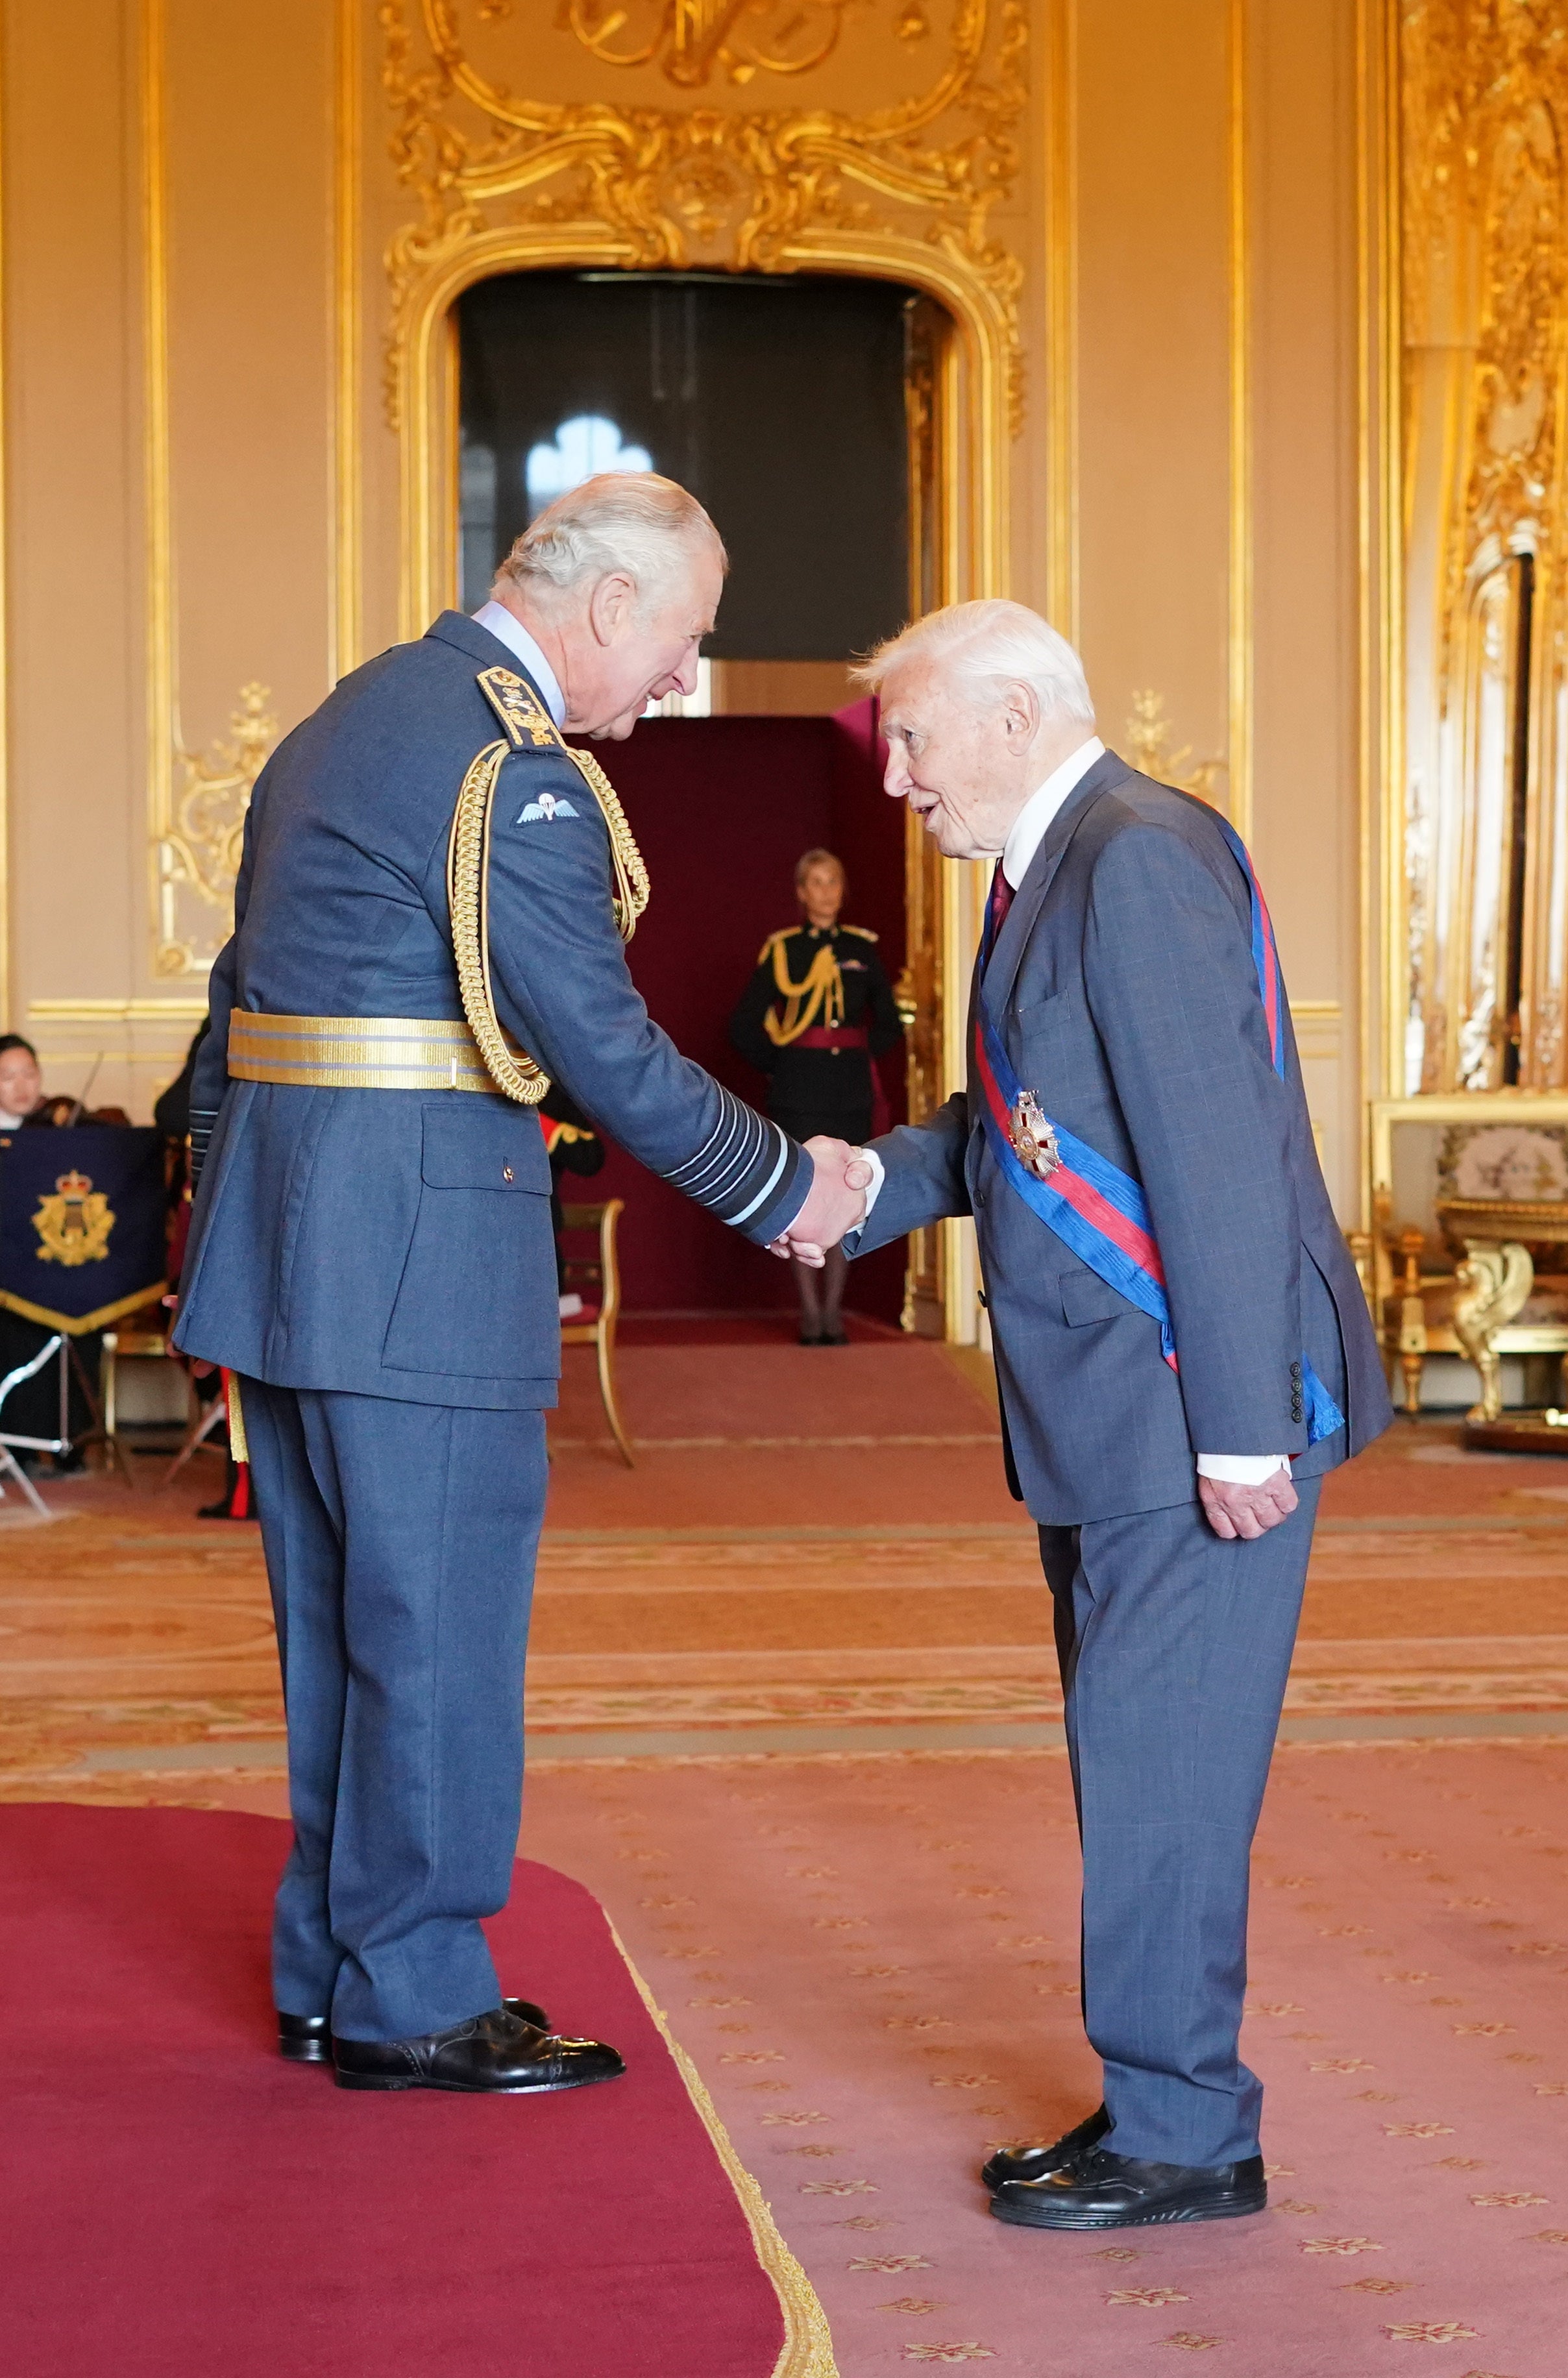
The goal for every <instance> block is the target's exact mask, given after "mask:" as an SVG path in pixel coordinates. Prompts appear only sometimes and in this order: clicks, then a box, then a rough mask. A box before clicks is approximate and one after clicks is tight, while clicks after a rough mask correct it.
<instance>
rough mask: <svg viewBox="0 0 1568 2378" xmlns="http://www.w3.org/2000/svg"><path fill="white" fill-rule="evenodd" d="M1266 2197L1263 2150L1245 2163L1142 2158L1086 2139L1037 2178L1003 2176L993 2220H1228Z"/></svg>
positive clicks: (1089, 2225) (1255, 2208)
mask: <svg viewBox="0 0 1568 2378" xmlns="http://www.w3.org/2000/svg"><path fill="white" fill-rule="evenodd" d="M1268 2201H1269V2192H1268V2183H1267V2181H1266V2180H1264V2178H1263V2157H1262V2156H1248V2158H1247V2160H1246V2161H1245V2162H1244V2163H1222V2164H1207V2165H1193V2164H1181V2163H1143V2162H1141V2161H1140V2160H1139V2158H1138V2157H1137V2156H1119V2155H1112V2154H1111V2153H1110V2151H1109V2149H1108V2148H1107V2147H1089V2148H1086V2149H1085V2150H1084V2151H1083V2153H1082V2154H1081V2155H1078V2156H1074V2157H1073V2159H1072V2161H1071V2163H1069V2164H1064V2165H1063V2166H1062V2168H1061V2169H1060V2170H1059V2171H1052V2172H1047V2173H1046V2175H1045V2177H1044V2178H1043V2179H1040V2180H1005V2181H1004V2182H1003V2183H1002V2185H1001V2187H1000V2188H999V2189H998V2191H997V2192H996V2194H995V2195H994V2196H993V2197H992V2199H991V2211H992V2212H993V2213H994V2214H995V2215H996V2216H997V2219H998V2220H999V2221H1015V2222H1018V2223H1019V2224H1020V2225H1021V2226H1022V2227H1023V2228H1028V2229H1136V2228H1149V2227H1152V2226H1153V2225H1154V2224H1155V2223H1157V2222H1167V2221H1232V2220H1235V2219H1237V2218H1239V2216H1241V2215H1242V2214H1246V2213H1262V2212H1263V2208H1264V2206H1265V2205H1266V2204H1267V2203H1268Z"/></svg>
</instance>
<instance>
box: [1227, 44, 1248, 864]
mask: <svg viewBox="0 0 1568 2378" xmlns="http://www.w3.org/2000/svg"><path fill="white" fill-rule="evenodd" d="M1248 6H1249V0H1230V13H1229V18H1228V22H1227V27H1226V42H1227V68H1228V90H1227V102H1228V104H1227V121H1226V163H1227V199H1228V206H1227V276H1228V283H1229V294H1230V321H1229V326H1228V327H1229V341H1230V474H1229V475H1230V486H1229V502H1228V520H1229V529H1230V550H1229V556H1228V563H1229V570H1228V587H1227V606H1228V617H1227V651H1226V712H1227V719H1226V730H1227V787H1226V795H1225V803H1224V805H1225V807H1226V809H1227V811H1228V812H1229V815H1230V821H1231V823H1232V824H1233V825H1234V826H1235V828H1236V830H1237V832H1238V833H1239V835H1241V837H1242V839H1243V841H1246V842H1250V841H1251V838H1252V627H1253V621H1252V411H1251V407H1252V395H1251V320H1252V305H1251V270H1252V261H1251V189H1250V187H1249V182H1248V176H1249V174H1250V171H1251V138H1250V130H1249V118H1250V115H1251V93H1250V91H1249V89H1248V64H1249V60H1248V41H1247V10H1248Z"/></svg>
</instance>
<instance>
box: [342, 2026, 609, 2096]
mask: <svg viewBox="0 0 1568 2378" xmlns="http://www.w3.org/2000/svg"><path fill="white" fill-rule="evenodd" d="M332 2061H333V2063H334V2064H335V2066H336V2067H337V2079H338V2086H339V2088H340V2089H457V2090H461V2091H464V2092H466V2093H468V2094H470V2095H485V2096H497V2095H499V2096H534V2095H539V2094H542V2093H544V2092H545V2091H546V2090H551V2089H581V2088H585V2087H586V2086H587V2085H588V2084H589V2083H590V2082H592V2081H613V2080H615V2079H616V2077H617V2076H618V2075H619V2074H620V2073H622V2072H625V2071H626V2066H625V2064H624V2062H623V2061H622V2060H621V2058H620V2057H619V2056H617V2055H616V2051H615V2049H614V2048H607V2047H606V2046H605V2045H604V2041H603V2040H598V2039H563V2038H561V2037H560V2036H558V2034H557V2033H555V2032H553V2031H541V2030H540V2028H539V2027H538V2025H537V2024H531V2023H521V2022H520V2021H519V2020H518V2018H517V2016H516V2015H514V2014H513V2013H512V2012H510V2010H509V2008H507V2007H504V2006H499V2007H493V2008H492V2009H491V2011H490V2012H489V2013H488V2014H479V2015H473V2016H472V2017H471V2018H470V2020H469V2021H468V2022H467V2023H455V2024H452V2025H451V2026H450V2028H449V2030H446V2031H432V2032H426V2033H425V2035H424V2036H423V2037H421V2038H419V2039H334V2040H333V2042H332Z"/></svg>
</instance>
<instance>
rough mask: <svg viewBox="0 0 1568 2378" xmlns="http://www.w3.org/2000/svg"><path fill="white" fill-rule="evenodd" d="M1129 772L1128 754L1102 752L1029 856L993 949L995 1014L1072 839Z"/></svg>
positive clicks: (990, 990) (990, 1002)
mask: <svg viewBox="0 0 1568 2378" xmlns="http://www.w3.org/2000/svg"><path fill="white" fill-rule="evenodd" d="M1128 774H1129V770H1128V767H1127V763H1126V762H1125V761H1124V760H1119V759H1118V757H1117V755H1116V753H1115V752H1114V751H1106V752H1103V753H1102V754H1101V756H1100V757H1099V759H1097V760H1096V761H1095V764H1094V766H1093V767H1092V768H1091V769H1090V770H1089V772H1088V774H1087V775H1085V776H1083V777H1082V778H1080V780H1079V782H1078V783H1077V784H1076V785H1074V786H1073V787H1072V790H1071V792H1070V793H1069V795H1068V797H1067V799H1066V800H1064V801H1063V803H1062V805H1061V807H1060V809H1059V810H1058V811H1057V813H1056V815H1055V817H1054V818H1052V820H1051V822H1050V824H1049V825H1048V827H1047V829H1046V835H1045V838H1044V840H1043V841H1042V842H1041V844H1040V847H1039V848H1038V850H1037V851H1036V852H1035V856H1034V858H1033V859H1031V860H1030V862H1029V872H1028V873H1027V875H1025V877H1024V878H1023V883H1021V884H1020V885H1019V887H1018V889H1017V891H1016V892H1015V893H1014V895H1013V899H1012V906H1011V908H1010V909H1009V910H1008V912H1007V918H1006V921H1005V922H1004V924H1003V926H1002V929H1001V931H1000V932H999V934H998V935H997V945H996V947H995V949H994V950H993V951H992V952H991V963H990V966H989V967H988V968H987V974H986V1004H987V1007H988V1008H989V1009H990V1011H991V1014H992V1015H994V1016H997V1017H998V1018H999V1017H1000V1016H1001V1015H1002V1014H1003V1013H1004V1011H1005V1009H1006V1006H1007V1003H1008V1000H1009V999H1010V998H1011V993H1012V986H1013V983H1014V981H1015V980H1016V979H1017V975H1018V969H1019V967H1020V966H1021V965H1022V964H1023V953H1024V951H1025V950H1026V949H1027V948H1028V946H1029V936H1030V934H1031V933H1032V932H1033V931H1034V930H1035V922H1036V920H1037V919H1038V917H1039V914H1040V910H1041V909H1042V908H1043V907H1044V906H1045V902H1046V895H1047V892H1048V891H1049V890H1050V888H1051V885H1052V883H1054V882H1055V880H1056V871H1057V869H1058V868H1059V866H1060V865H1061V862H1062V860H1063V859H1064V858H1065V857H1066V855H1067V846H1068V844H1069V843H1070V842H1071V840H1072V837H1073V835H1075V834H1076V833H1077V831H1078V829H1079V827H1080V826H1081V825H1082V824H1083V820H1084V819H1085V817H1087V815H1088V813H1089V811H1090V810H1091V808H1092V807H1093V806H1094V804H1095V801H1096V800H1097V799H1099V797H1100V795H1101V794H1102V793H1106V792H1109V791H1111V790H1112V788H1113V787H1115V786H1117V785H1119V783H1120V782H1121V780H1122V778H1123V777H1124V776H1126V775H1128Z"/></svg>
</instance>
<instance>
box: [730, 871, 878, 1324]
mask: <svg viewBox="0 0 1568 2378" xmlns="http://www.w3.org/2000/svg"><path fill="white" fill-rule="evenodd" d="M845 889H846V883H845V878H844V866H843V862H842V861H841V860H839V859H835V858H834V856H833V854H832V851H831V850H808V851H807V852H806V853H805V855H804V857H803V858H802V859H800V861H799V863H798V865H797V866H796V871H795V895H796V899H797V900H798V901H799V903H800V907H801V910H802V922H801V923H799V924H798V925H787V926H785V927H784V931H782V932H777V933H773V934H771V935H770V937H769V938H768V940H767V941H766V942H764V943H763V944H762V951H761V955H760V957H759V959H758V962H757V971H756V973H755V974H754V975H753V976H752V978H751V980H750V982H749V983H748V986H747V988H746V991H745V993H744V995H743V997H742V999H741V1002H740V1004H739V1006H738V1007H737V1008H736V1011H735V1014H734V1015H733V1016H732V1017H731V1018H730V1039H731V1040H732V1042H733V1043H734V1045H735V1047H736V1049H738V1050H739V1051H740V1053H741V1055H742V1056H743V1057H745V1058H747V1059H748V1061H749V1062H750V1063H752V1064H753V1065H755V1066H757V1067H758V1068H759V1070H760V1072H762V1073H764V1074H766V1075H767V1076H768V1112H769V1113H770V1114H771V1115H772V1118H773V1120H774V1122H775V1123H782V1124H783V1126H784V1130H785V1131H787V1132H790V1133H793V1135H795V1137H796V1139H802V1140H804V1139H809V1138H810V1137H812V1135H814V1134H816V1133H819V1132H820V1133H824V1134H826V1135H827V1136H828V1137H829V1138H831V1139H846V1140H848V1141H849V1143H850V1145H851V1146H852V1147H858V1145H859V1144H860V1142H861V1141H862V1140H866V1139H869V1138H870V1136H871V1134H872V1130H873V1128H874V1127H875V1126H874V1123H873V1111H874V1110H875V1109H876V1108H877V1107H878V1106H879V1105H880V1103H881V1100H880V1087H881V1086H880V1083H879V1082H878V1080H877V1075H876V1070H875V1063H874V1061H875V1060H876V1059H877V1058H878V1057H880V1055H881V1054H882V1053H883V1051H886V1050H889V1049H892V1048H894V1047H896V1045H897V1043H898V1042H899V1041H900V1040H901V1039H903V1037H904V1025H903V1022H902V1020H901V1018H900V1016H899V1012H898V1009H897V1008H896V1007H895V1006H894V1004H893V995H892V985H891V984H890V983H889V981H888V979H887V976H886V974H885V973H884V971H883V968H882V962H881V960H880V957H879V956H878V955H877V936H876V934H875V933H872V932H868V931H867V929H866V927H865V926H864V925H841V924H840V922H839V911H840V910H841V908H842V907H843V906H844V892H845ZM793 1268H794V1272H795V1279H796V1291H797V1292H798V1294H799V1298H800V1342H801V1344H802V1345H803V1346H846V1345H847V1344H848V1343H849V1340H848V1338H847V1337H846V1335H845V1332H844V1320H843V1316H842V1307H843V1303H844V1275H845V1272H846V1270H847V1268H848V1266H847V1264H846V1261H845V1258H844V1251H843V1249H842V1248H840V1247H833V1248H831V1249H830V1250H829V1253H828V1257H827V1261H826V1263H825V1264H824V1265H823V1267H822V1269H821V1270H820V1271H816V1270H813V1269H811V1268H810V1267H808V1266H807V1265H806V1264H803V1263H796V1264H795V1265H794V1266H793Z"/></svg>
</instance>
